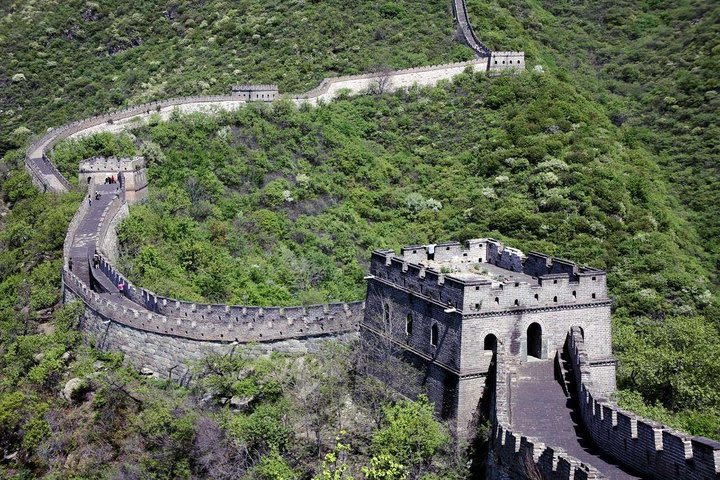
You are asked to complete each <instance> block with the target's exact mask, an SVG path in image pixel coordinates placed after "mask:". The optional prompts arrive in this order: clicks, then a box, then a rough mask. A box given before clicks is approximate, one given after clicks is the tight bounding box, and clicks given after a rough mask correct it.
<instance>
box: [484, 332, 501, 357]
mask: <svg viewBox="0 0 720 480" xmlns="http://www.w3.org/2000/svg"><path fill="white" fill-rule="evenodd" d="M497 344H498V341H497V337H496V336H495V335H493V334H492V333H489V334H487V335H485V340H484V341H483V350H485V351H489V350H492V352H493V353H497Z"/></svg>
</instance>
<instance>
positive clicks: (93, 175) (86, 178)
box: [78, 157, 148, 203]
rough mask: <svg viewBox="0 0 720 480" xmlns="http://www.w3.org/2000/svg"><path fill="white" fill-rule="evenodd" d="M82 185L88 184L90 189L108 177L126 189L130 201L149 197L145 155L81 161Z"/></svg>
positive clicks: (104, 181)
mask: <svg viewBox="0 0 720 480" xmlns="http://www.w3.org/2000/svg"><path fill="white" fill-rule="evenodd" d="M78 178H79V182H80V185H81V186H83V185H87V187H88V191H92V190H94V189H95V185H99V184H104V183H107V182H108V179H110V180H111V181H114V182H116V183H117V184H118V186H119V187H121V188H124V189H125V198H126V200H127V202H128V203H136V202H139V201H142V200H145V199H146V198H147V186H148V180H147V168H146V167H145V158H144V157H132V158H117V157H108V158H105V157H93V158H89V159H87V160H83V161H82V162H81V163H80V170H79V173H78Z"/></svg>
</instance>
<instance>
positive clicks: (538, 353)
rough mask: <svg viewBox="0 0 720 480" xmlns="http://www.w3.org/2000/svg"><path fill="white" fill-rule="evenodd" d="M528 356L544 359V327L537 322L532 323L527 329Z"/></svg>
mask: <svg viewBox="0 0 720 480" xmlns="http://www.w3.org/2000/svg"><path fill="white" fill-rule="evenodd" d="M527 355H528V357H535V358H542V327H541V326H540V324H539V323H537V322H533V323H531V324H530V326H529V327H528V329H527Z"/></svg>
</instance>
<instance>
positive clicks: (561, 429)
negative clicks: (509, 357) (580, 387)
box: [511, 360, 642, 480]
mask: <svg viewBox="0 0 720 480" xmlns="http://www.w3.org/2000/svg"><path fill="white" fill-rule="evenodd" d="M553 366H554V365H553V360H535V361H532V360H531V361H529V362H526V363H524V364H522V365H520V367H519V368H518V378H517V382H516V383H515V384H514V385H513V386H512V387H511V388H512V426H513V430H515V431H516V432H518V433H522V434H523V435H527V436H528V437H536V438H538V439H539V440H540V441H542V442H544V443H545V444H546V445H548V446H557V447H561V448H563V449H564V450H565V451H566V452H567V453H568V455H571V456H573V457H575V458H577V459H578V460H580V461H582V462H585V463H588V464H590V465H592V466H593V467H595V468H596V469H598V470H599V471H600V472H602V473H603V474H604V475H606V476H607V477H608V478H611V479H613V480H614V479H618V480H625V479H637V478H642V477H638V476H636V475H633V474H631V473H628V472H626V471H625V470H623V469H622V468H623V467H621V466H619V465H618V464H617V463H616V462H615V461H614V460H613V459H612V458H610V457H608V456H606V455H604V454H602V453H601V452H600V451H599V450H598V449H597V448H595V447H594V446H593V445H592V444H591V443H590V442H588V441H587V440H586V439H585V438H583V432H582V429H581V427H580V426H579V425H578V418H577V416H576V414H575V411H574V410H573V408H572V400H570V399H568V398H566V397H565V394H564V393H563V390H562V388H561V386H560V384H559V383H558V382H557V380H555V378H554V369H553Z"/></svg>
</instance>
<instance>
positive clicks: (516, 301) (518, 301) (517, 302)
mask: <svg viewBox="0 0 720 480" xmlns="http://www.w3.org/2000/svg"><path fill="white" fill-rule="evenodd" d="M513 304H514V305H515V306H516V307H517V306H519V305H520V300H518V299H517V298H516V299H515V302H513Z"/></svg>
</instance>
